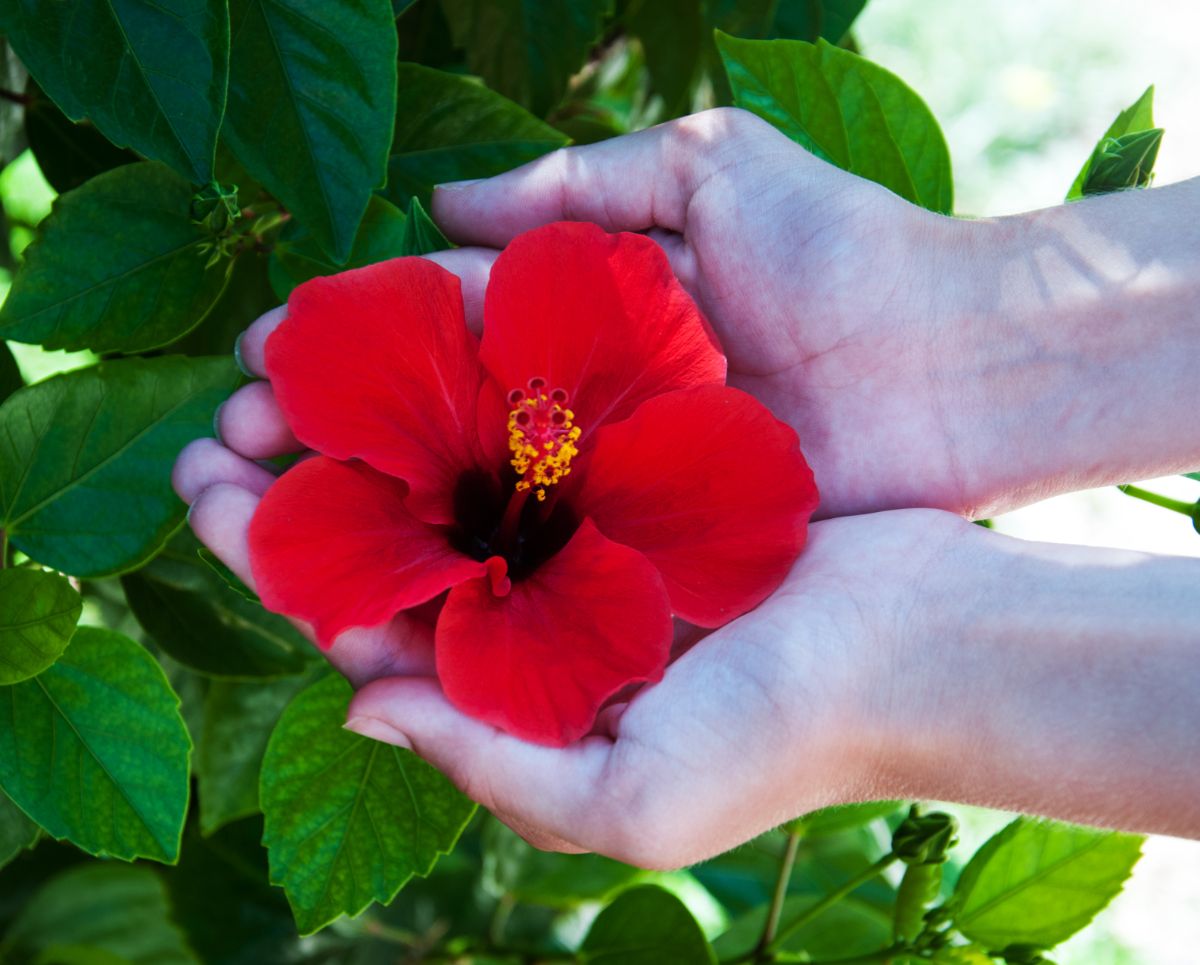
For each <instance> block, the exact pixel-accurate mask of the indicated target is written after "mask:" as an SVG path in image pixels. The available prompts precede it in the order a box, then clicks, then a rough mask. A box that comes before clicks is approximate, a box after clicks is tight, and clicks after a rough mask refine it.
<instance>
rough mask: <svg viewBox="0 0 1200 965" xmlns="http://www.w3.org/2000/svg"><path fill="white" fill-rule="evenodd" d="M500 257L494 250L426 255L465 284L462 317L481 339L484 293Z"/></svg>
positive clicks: (460, 250) (454, 249) (463, 287)
mask: <svg viewBox="0 0 1200 965" xmlns="http://www.w3.org/2000/svg"><path fill="white" fill-rule="evenodd" d="M498 254H500V252H498V251H494V250H492V249H491V248H452V249H450V250H449V251H435V252H434V253H433V254H430V255H426V256H425V257H426V258H428V259H429V260H430V261H432V262H435V263H436V264H439V265H441V266H442V267H443V268H445V269H446V270H447V271H449V272H452V273H453V274H455V275H458V280H459V281H460V282H461V283H462V296H463V313H464V314H465V315H466V317H467V328H469V329H470V330H471V331H472V332H474V333H475V334H476V335H478V334H479V333H480V332H482V331H483V293H484V291H485V290H486V289H487V283H488V276H489V275H490V274H491V273H492V263H493V262H494V261H495V260H496V256H497V255H498Z"/></svg>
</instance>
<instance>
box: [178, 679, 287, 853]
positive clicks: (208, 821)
mask: <svg viewBox="0 0 1200 965" xmlns="http://www.w3.org/2000/svg"><path fill="white" fill-rule="evenodd" d="M308 682H309V678H308V677H306V676H296V677H282V678H280V679H278V680H272V681H255V682H252V683H239V682H237V681H232V680H214V681H213V682H212V684H210V685H209V688H208V692H207V693H206V694H205V697H204V723H203V725H202V727H201V728H200V736H199V737H198V738H197V740H196V779H197V783H198V790H199V793H200V830H201V831H202V832H203V833H204V834H205V835H209V834H212V833H213V832H215V831H216V830H217V829H218V828H221V827H223V826H224V825H226V824H228V823H229V822H231V821H236V820H238V819H239V818H244V817H247V816H248V815H251V814H256V813H258V810H259V807H258V778H259V773H260V771H261V770H262V761H263V754H265V753H266V750H267V741H268V740H269V739H270V737H271V730H272V729H273V728H274V727H275V724H276V723H278V721H279V717H280V715H281V714H282V713H283V709H284V707H286V706H287V704H288V702H289V701H290V700H291V699H292V698H293V697H295V696H296V694H298V693H299V692H300V691H301V690H302V689H303V688H304V686H305V684H306V683H308Z"/></svg>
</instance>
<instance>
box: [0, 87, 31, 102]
mask: <svg viewBox="0 0 1200 965" xmlns="http://www.w3.org/2000/svg"><path fill="white" fill-rule="evenodd" d="M0 100H6V101H9V102H11V103H13V104H20V105H22V106H24V107H28V106H29V105H30V104H32V103H33V98H32V97H30V96H29V95H28V94H18V93H17V92H16V91H15V90H8V89H7V88H4V87H0Z"/></svg>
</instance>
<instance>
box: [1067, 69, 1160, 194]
mask: <svg viewBox="0 0 1200 965" xmlns="http://www.w3.org/2000/svg"><path fill="white" fill-rule="evenodd" d="M1153 127H1154V85H1153V84H1151V85H1150V86H1149V87H1147V88H1146V89H1145V91H1143V92H1142V96H1141V97H1139V98H1138V99H1137V100H1136V101H1134V102H1133V103H1132V104H1130V105H1129V106H1128V107H1127V108H1125V110H1123V111H1121V113H1120V114H1118V115H1117V117H1116V120H1114V121H1113V122H1112V123H1111V124H1109V125H1108V130H1107V131H1105V132H1104V134H1103V135H1102V136H1101V138H1100V140H1099V141H1097V142H1096V148H1097V149H1098V148H1099V147H1101V145H1103V144H1104V142H1105V141H1106V140H1108V139H1109V138H1114V137H1122V136H1123V135H1125V134H1133V133H1136V132H1138V131H1148V130H1150V129H1151V128H1153ZM1094 157H1095V151H1094V150H1093V152H1092V154H1091V155H1090V156H1089V157H1088V159H1087V160H1086V161H1084V162H1083V167H1082V168H1080V170H1079V174H1077V175H1076V176H1075V181H1074V182H1073V183H1072V184H1071V190H1070V191H1068V192H1067V200H1068V201H1075V200H1077V199H1078V198H1082V197H1083V185H1084V182H1085V181H1086V180H1087V176H1088V171H1089V170H1090V169H1091V166H1092V160H1093V158H1094Z"/></svg>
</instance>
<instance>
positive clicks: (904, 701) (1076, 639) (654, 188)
mask: <svg viewBox="0 0 1200 965" xmlns="http://www.w3.org/2000/svg"><path fill="white" fill-rule="evenodd" d="M1198 208H1200V183H1198V182H1190V183H1187V184H1183V185H1179V186H1175V187H1172V188H1166V189H1156V190H1154V191H1150V192H1138V193H1137V194H1136V195H1126V196H1119V197H1108V198H1104V199H1098V200H1094V201H1088V202H1084V203H1080V204H1075V205H1071V206H1066V207H1061V208H1054V209H1048V210H1046V211H1041V212H1034V213H1031V214H1027V215H1020V216H1016V217H1013V218H1006V219H999V220H995V221H960V220H955V219H950V218H945V217H941V216H938V215H934V214H930V213H928V212H925V211H922V210H920V209H917V208H914V207H912V206H911V205H908V204H907V203H906V202H904V201H902V200H900V199H899V198H897V197H896V196H894V195H892V194H890V193H889V192H887V191H886V190H884V189H882V188H880V187H878V186H876V185H873V184H870V183H868V182H865V181H862V180H860V179H858V178H855V177H853V176H851V175H848V174H845V173H843V172H841V171H838V170H836V169H834V168H832V167H830V166H828V165H826V164H824V163H822V162H820V161H817V160H816V159H814V158H813V157H811V156H810V155H808V154H807V153H806V152H804V151H803V150H801V149H800V148H798V147H797V146H795V145H794V144H792V143H791V142H789V141H787V140H786V139H785V138H783V137H782V136H781V135H779V134H777V133H776V132H775V131H773V130H772V129H771V128H770V127H768V126H767V125H765V124H763V123H761V122H760V121H758V120H757V119H755V118H753V117H751V116H750V115H748V114H745V113H743V112H740V111H733V110H718V111H710V112H706V113H704V114H700V115H696V116H693V117H690V118H685V119H683V120H681V121H677V122H673V123H671V124H667V125H663V126H661V127H658V128H654V129H652V130H649V131H645V132H641V133H639V134H634V135H630V136H628V137H623V138H618V139H615V140H612V141H608V142H605V143H602V144H598V145H592V146H587V147H581V148H569V149H566V150H563V151H559V152H556V153H554V154H552V155H549V156H547V157H546V158H543V159H541V160H538V161H535V162H533V163H531V164H529V165H526V166H525V167H523V168H520V169H518V170H516V171H513V172H510V173H508V174H505V175H501V176H500V177H497V178H493V179H491V180H489V181H484V182H476V183H466V184H459V185H448V186H444V187H443V188H441V189H439V190H438V192H437V193H436V194H435V196H434V207H433V211H434V215H435V217H436V218H437V219H438V221H439V223H440V224H441V225H442V227H443V228H444V229H445V230H446V232H447V233H448V234H449V236H450V237H452V238H453V239H455V240H456V241H460V242H462V243H463V244H464V245H465V246H466V247H463V248H459V249H457V250H455V251H452V252H444V253H441V254H439V255H436V256H432V257H433V258H434V260H436V261H438V262H439V263H440V264H442V265H443V266H444V267H447V268H448V269H450V270H451V271H454V272H455V273H456V274H458V275H459V276H460V278H461V279H462V281H463V290H464V298H465V302H466V307H467V315H468V323H469V324H471V325H473V326H474V327H475V328H476V329H478V327H479V326H480V324H481V304H482V292H483V288H484V285H485V284H486V278H487V272H488V269H489V267H490V264H491V261H492V260H493V258H494V256H495V249H496V248H498V247H501V246H503V245H504V244H505V243H506V242H507V241H508V240H509V239H510V238H511V237H513V236H514V235H515V234H517V233H519V232H521V231H523V230H526V229H529V228H532V227H535V226H536V225H539V224H543V223H546V222H550V221H556V220H562V219H576V220H591V221H596V222H597V223H599V224H601V225H602V226H604V227H606V228H608V229H610V230H634V231H647V232H649V233H650V234H652V235H653V236H654V237H655V238H656V239H657V240H659V242H660V243H661V244H662V245H663V247H664V249H665V250H666V251H667V253H668V255H669V257H670V259H671V262H672V265H673V267H674V269H675V271H676V273H677V274H678V275H679V277H680V279H681V280H682V281H683V283H684V285H685V286H686V287H687V288H688V290H689V291H690V292H691V293H692V295H693V297H695V298H696V300H697V302H698V304H699V305H700V307H701V308H702V309H703V310H704V312H705V314H706V315H707V317H708V318H709V320H710V321H711V323H712V324H713V326H714V328H715V329H716V331H717V333H718V335H719V336H720V337H721V339H722V342H723V344H724V346H725V349H726V351H727V354H728V358H729V363H730V382H731V383H732V384H734V385H738V386H740V387H742V388H744V389H746V390H748V391H750V392H752V393H754V394H755V395H757V396H758V397H759V398H761V399H762V400H763V401H764V402H766V403H767V404H768V405H769V406H770V407H771V408H772V409H773V411H774V412H775V413H776V415H778V416H779V417H780V418H782V419H784V420H786V421H788V422H789V423H791V424H792V425H793V426H794V427H795V428H796V429H797V431H798V432H799V434H800V438H801V442H802V445H803V446H804V450H805V453H806V455H807V456H808V458H809V461H810V463H811V465H812V466H813V469H814V472H815V474H816V477H817V482H818V485H819V486H820V490H821V496H822V510H821V514H822V515H823V516H825V517H841V518H827V519H824V520H823V521H820V522H817V523H814V524H813V525H812V527H811V529H810V540H809V544H808V546H807V547H806V549H805V551H804V553H803V554H802V555H801V556H800V558H799V559H798V561H797V563H796V565H795V567H794V569H793V571H792V573H791V574H790V576H789V577H788V579H787V580H786V581H785V583H784V585H783V586H781V587H780V589H779V590H778V591H777V592H776V593H775V594H774V595H773V596H772V597H771V598H770V599H769V600H767V601H766V602H764V603H763V604H762V605H761V606H760V607H758V608H757V609H756V610H754V611H753V612H751V613H749V614H747V615H745V616H744V617H742V618H740V619H739V620H736V621H734V622H733V623H731V624H729V625H728V626H726V627H724V628H722V629H720V630H718V631H717V632H715V633H713V634H711V635H709V636H707V637H705V638H704V639H703V640H702V641H701V642H700V643H699V644H697V645H695V646H692V647H691V648H690V649H688V648H687V647H686V646H682V645H681V647H680V652H681V653H682V655H681V656H680V657H679V659H677V660H676V661H675V662H674V663H673V664H672V666H671V667H670V668H669V670H668V672H667V674H666V676H665V678H664V680H663V681H662V682H661V683H660V684H658V685H656V686H654V687H650V688H645V689H643V690H642V691H640V692H639V693H638V694H637V695H636V696H635V697H634V699H633V700H632V701H631V702H629V703H627V704H622V705H618V706H615V707H611V708H609V709H607V710H606V711H605V712H604V713H603V714H602V716H601V719H600V721H599V722H598V725H597V728H596V732H595V733H594V734H593V735H591V736H589V737H587V738H585V739H584V740H582V741H579V742H577V743H576V744H574V745H571V746H570V747H567V748H562V749H551V748H546V747H540V746H536V745H532V744H528V743H525V742H522V741H519V740H517V739H515V738H513V737H510V736H509V735H507V734H504V733H501V732H498V731H496V730H494V729H493V728H491V727H488V726H487V725H484V724H481V723H479V722H477V721H475V720H472V719H470V718H468V717H465V716H464V715H462V714H460V713H458V712H457V711H456V710H455V709H454V708H453V707H452V706H451V705H450V704H449V703H448V702H447V701H446V699H445V698H444V697H443V696H442V694H441V692H440V690H439V688H438V685H437V682H436V679H435V677H434V676H433V670H432V649H431V646H432V644H431V641H432V631H431V625H430V623H429V622H428V616H427V615H425V616H424V617H423V615H421V614H417V615H411V614H401V615H399V616H398V617H396V618H395V619H394V620H393V621H392V622H391V623H389V624H387V625H385V626H383V627H376V628H368V629H359V630H352V631H349V632H347V633H346V634H344V635H343V636H342V637H340V638H339V639H338V640H337V641H336V643H335V645H334V647H333V649H332V650H331V651H330V653H329V657H330V659H331V661H332V662H333V663H334V664H335V665H336V666H337V667H338V668H339V669H340V670H341V671H342V672H343V673H345V674H346V675H347V677H349V678H350V680H351V681H352V682H353V683H354V684H355V685H356V686H359V687H360V688H361V689H360V690H359V692H358V694H357V696H356V697H355V699H354V701H353V703H352V705H351V708H350V711H349V716H350V721H349V723H348V725H347V726H349V727H351V729H354V730H356V731H358V732H359V733H363V734H366V735H368V736H371V737H375V738H378V739H380V740H384V741H389V742H391V743H395V744H399V745H401V746H407V747H411V748H413V749H414V750H415V751H416V752H417V753H419V754H421V755H422V756H424V757H426V758H428V759H429V760H430V761H432V762H433V763H434V764H436V765H437V766H438V767H440V768H441V769H442V770H444V771H445V772H446V773H447V774H448V775H449V776H450V777H451V778H452V779H453V780H454V781H455V782H456V783H457V784H458V785H459V786H460V787H462V788H463V790H464V791H466V793H468V794H469V795H470V796H472V797H473V798H475V799H476V800H478V801H480V802H481V803H482V804H484V805H485V806H486V807H487V808H489V809H490V810H492V811H493V812H494V813H496V814H497V815H498V816H499V817H500V818H501V819H502V820H505V821H506V822H507V823H509V824H510V825H511V826H512V827H514V828H515V829H516V830H517V831H519V832H520V833H521V834H523V835H524V836H525V837H526V838H528V839H529V840H530V841H532V842H533V843H534V844H537V845H539V846H541V847H545V848H552V849H557V850H563V851H575V850H590V851H599V852H602V853H605V854H609V855H612V856H614V857H617V858H620V859H622V860H625V861H628V862H630V863H633V864H638V865H642V866H646V867H677V866H681V865H685V864H688V863H692V862H695V861H697V860H700V859H702V858H705V857H708V856H710V855H712V854H715V853H718V852H720V851H723V850H725V849H727V848H729V847H732V846H733V845H736V844H738V843H739V842H741V841H744V840H746V839H748V838H750V837H752V836H753V835H755V834H757V833H760V832H761V831H763V830H766V829H767V828H769V827H772V826H773V825H775V824H778V823H780V822H781V821H783V820H785V819H787V818H790V817H793V816H795V815H797V814H799V813H802V812H804V811H808V810H812V809H814V808H817V807H821V806H824V805H828V804H833V803H839V802H846V801H855V800H863V799H869V798H890V797H909V798H932V799H941V800H957V801H964V802H971V803H978V804H986V805H993V806H998V807H1005V808H1012V809H1017V810H1022V811H1026V812H1032V813H1040V814H1046V815H1051V816H1056V817H1061V818H1067V819H1074V820H1079V821H1084V822H1091V823H1096V824H1100V825H1106V826H1114V827H1123V828H1127V829H1131V830H1139V831H1157V832H1164V833H1170V834H1178V835H1188V836H1200V808H1198V807H1197V805H1196V804H1195V802H1196V801H1197V800H1200V765H1198V764H1197V762H1198V761H1200V669H1198V668H1200V661H1197V659H1196V658H1197V656H1198V652H1197V651H1198V650H1200V645H1198V643H1197V632H1196V630H1195V615H1196V614H1197V613H1200V561H1195V560H1187V559H1173V558H1154V557H1146V556H1142V555H1138V554H1131V553H1123V552H1118V551H1109V550H1091V549H1082V548H1074V547H1055V546H1048V545H1043V544H1037V543H1025V542H1021V541H1017V540H1012V539H1009V538H1007V537H1004V536H1001V535H998V534H996V533H992V532H988V531H985V530H983V529H981V528H979V527H976V526H972V525H970V524H969V523H968V522H966V521H965V519H964V517H971V516H977V515H985V514H991V513H993V512H997V511H1000V510H1002V509H1006V508H1012V507H1015V506H1018V505H1022V504H1024V503H1027V502H1031V501H1033V500H1036V499H1040V498H1043V497H1045V496H1048V495H1051V494H1053V493H1057V492H1062V491H1067V490H1070V489H1077V488H1083V487H1087V486H1097V485H1104V484H1108V483H1117V482H1125V481H1127V480H1129V479H1134V478H1145V477H1149V476H1153V475H1159V474H1163V473H1167V472H1175V471H1182V470H1191V469H1195V468H1197V467H1198V466H1200V421H1198V420H1196V419H1194V418H1188V415H1189V413H1190V412H1192V411H1193V408H1194V407H1193V408H1189V406H1188V403H1187V401H1186V400H1188V399H1190V398H1191V397H1192V395H1191V392H1192V391H1194V387H1193V381H1194V380H1192V379H1190V378H1189V375H1190V374H1191V373H1190V371H1189V370H1190V368H1191V365H1190V362H1191V360H1192V359H1195V358H1198V357H1200V311H1198V306H1200V290H1198V288H1200V271H1198V270H1197V269H1200V264H1197V262H1198V261H1200V227H1197V222H1200V219H1197V218H1195V217H1194V212H1195V211H1196V210H1197V209H1198ZM281 318H282V309H278V310H276V311H274V312H271V313H268V314H267V315H266V316H264V317H263V318H262V319H260V320H259V321H257V322H256V323H255V324H254V325H253V326H251V328H250V329H249V330H248V331H247V332H246V333H245V335H244V336H243V339H242V341H241V345H240V356H241V358H242V361H243V364H244V366H245V367H246V368H247V369H248V370H249V371H250V372H252V373H253V374H256V375H260V376H262V375H265V372H264V369H263V362H262V353H263V345H264V343H265V340H266V337H267V335H268V334H269V333H270V331H271V330H272V329H273V328H274V326H275V325H277V324H278V322H279V321H280V320H281ZM1166 333H1169V338H1165V337H1163V336H1164V334H1166ZM218 430H219V434H220V438H221V442H216V441H214V440H200V441H198V442H196V443H193V444H192V445H191V446H189V447H188V448H187V449H186V450H185V451H184V452H183V453H182V454H181V456H180V458H179V462H178V464H177V466H176V471H175V484H176V488H177V490H178V492H179V493H180V495H181V496H182V497H183V498H184V499H185V500H186V501H188V502H189V503H191V506H192V509H191V515H190V521H191V525H192V528H193V529H194V530H195V531H196V533H197V535H199V537H200V538H201V539H202V540H204V541H205V542H206V543H207V544H208V545H209V546H210V547H211V548H212V550H213V551H214V552H215V553H216V554H217V555H218V556H220V557H221V558H222V559H223V560H224V561H225V562H226V563H227V564H228V565H229V566H230V567H231V568H232V569H233V570H234V571H235V572H237V573H238V575H239V576H241V577H242V578H243V579H245V580H247V582H250V581H251V577H250V573H249V566H248V559H247V550H246V528H247V525H248V523H249V520H250V518H251V516H252V514H253V512H254V508H255V506H256V505H257V502H258V498H259V496H260V495H261V494H262V493H263V492H264V491H265V490H266V488H267V487H268V486H269V485H270V483H271V481H272V478H273V477H272V476H271V474H270V473H269V472H268V471H267V470H265V469H263V468H262V467H261V466H259V465H258V464H257V463H256V462H255V460H258V459H262V458H264V457H268V456H273V455H277V454H280V453H283V452H288V451H295V450H296V449H298V448H299V446H298V443H297V442H296V440H295V439H294V438H293V437H292V436H291V433H290V432H289V431H288V429H287V426H286V424H285V423H284V422H283V419H282V416H281V415H280V413H279V410H278V407H277V406H276V404H275V402H274V399H273V397H272V395H271V391H270V386H269V383H267V382H259V383H255V384H253V385H251V386H248V387H246V388H244V389H242V390H240V391H239V392H238V393H237V394H235V395H234V396H233V397H232V398H231V399H230V400H229V401H228V402H227V403H226V404H225V406H224V407H223V408H222V409H221V412H220V414H219V417H218ZM901 507H929V508H925V509H904V508H901ZM695 636H696V635H695V634H691V633H689V631H688V630H687V628H681V632H680V640H681V644H686V643H690V642H693V641H694V639H695Z"/></svg>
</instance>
